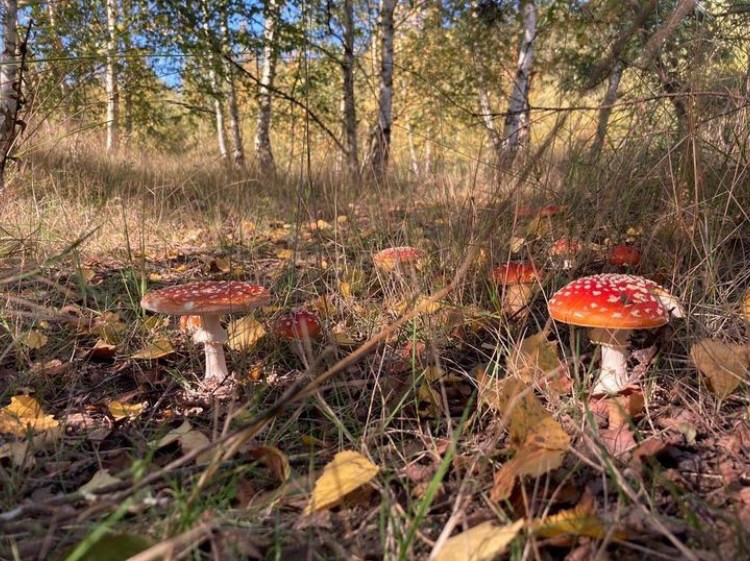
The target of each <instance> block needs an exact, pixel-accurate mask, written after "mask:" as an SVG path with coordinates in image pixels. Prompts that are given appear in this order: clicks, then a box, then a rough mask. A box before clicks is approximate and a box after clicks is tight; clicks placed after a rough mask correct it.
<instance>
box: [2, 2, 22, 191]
mask: <svg viewBox="0 0 750 561" xmlns="http://www.w3.org/2000/svg"><path fill="white" fill-rule="evenodd" d="M0 9H2V14H0V18H2V19H1V20H0V25H1V26H2V33H3V50H2V53H0V142H2V148H1V149H2V154H0V190H3V189H4V188H5V164H6V162H7V161H8V154H9V153H10V150H11V148H12V147H13V142H14V141H15V136H16V112H17V111H18V89H17V88H18V57H17V55H16V23H17V20H18V3H17V1H16V0H2V4H0Z"/></svg>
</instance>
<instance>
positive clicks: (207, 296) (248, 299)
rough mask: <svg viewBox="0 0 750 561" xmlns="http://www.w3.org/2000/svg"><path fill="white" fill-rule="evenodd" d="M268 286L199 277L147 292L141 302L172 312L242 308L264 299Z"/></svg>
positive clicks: (218, 311) (268, 295) (226, 311)
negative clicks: (202, 279)
mask: <svg viewBox="0 0 750 561" xmlns="http://www.w3.org/2000/svg"><path fill="white" fill-rule="evenodd" d="M270 298H271V293H270V292H269V291H268V289H266V288H264V287H262V286H260V285H257V284H250V283H248V282H243V281H201V282H191V283H187V284H181V285H177V286H170V287H167V288H162V289H159V290H153V291H151V292H147V293H146V294H145V295H144V296H143V298H142V299H141V306H142V307H143V308H145V309H147V310H151V311H152V312H159V313H163V314H174V315H207V314H229V313H234V312H244V311H247V310H250V309H252V308H257V307H258V306H262V305H263V304H265V303H267V302H268V300H269V299H270Z"/></svg>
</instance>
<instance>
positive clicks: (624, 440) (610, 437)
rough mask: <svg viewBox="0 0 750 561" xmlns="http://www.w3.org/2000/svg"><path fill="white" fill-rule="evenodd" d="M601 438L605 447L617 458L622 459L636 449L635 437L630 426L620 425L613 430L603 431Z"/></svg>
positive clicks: (600, 434)
mask: <svg viewBox="0 0 750 561" xmlns="http://www.w3.org/2000/svg"><path fill="white" fill-rule="evenodd" d="M599 437H600V438H601V439H602V443H603V444H604V447H605V448H606V449H607V452H609V453H610V454H611V455H612V456H614V457H615V458H621V457H623V456H624V455H625V454H627V453H628V452H630V451H632V450H633V449H634V448H635V447H636V442H635V437H634V436H633V431H632V430H630V426H628V425H627V424H624V425H618V426H616V427H613V428H607V429H601V430H600V431H599Z"/></svg>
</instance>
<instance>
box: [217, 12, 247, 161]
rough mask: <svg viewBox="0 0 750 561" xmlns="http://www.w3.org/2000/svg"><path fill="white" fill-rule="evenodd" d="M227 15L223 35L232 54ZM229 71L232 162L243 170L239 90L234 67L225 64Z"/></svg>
mask: <svg viewBox="0 0 750 561" xmlns="http://www.w3.org/2000/svg"><path fill="white" fill-rule="evenodd" d="M226 18H227V14H226V12H224V14H223V18H222V35H223V37H224V50H225V52H226V53H227V54H229V53H231V52H232V37H231V35H230V31H229V25H228V22H227V19H226ZM225 66H226V71H227V85H228V92H227V103H228V105H229V131H230V132H231V134H232V160H233V161H234V163H235V165H236V166H237V167H238V168H240V169H242V168H244V167H245V148H244V147H243V145H242V132H241V131H240V110H239V107H238V105H237V89H236V87H235V84H234V67H233V66H232V65H231V64H225Z"/></svg>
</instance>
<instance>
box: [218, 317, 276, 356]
mask: <svg viewBox="0 0 750 561" xmlns="http://www.w3.org/2000/svg"><path fill="white" fill-rule="evenodd" d="M265 335H266V328H265V327H263V324H262V323H260V322H259V321H258V320H257V319H255V318H254V317H253V316H245V317H242V318H240V319H236V320H232V321H230V322H229V324H228V325H227V337H228V339H227V347H229V348H230V349H232V350H233V351H245V350H248V349H250V348H252V347H253V346H254V345H255V344H256V343H257V342H258V341H260V340H261V339H262V338H263V337H265Z"/></svg>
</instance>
